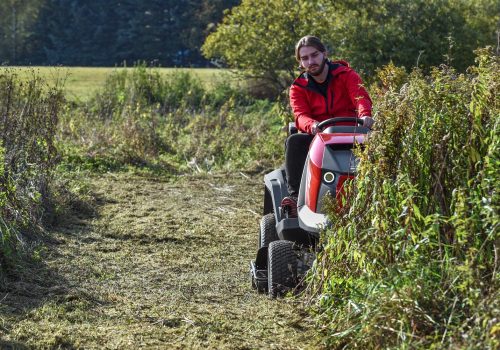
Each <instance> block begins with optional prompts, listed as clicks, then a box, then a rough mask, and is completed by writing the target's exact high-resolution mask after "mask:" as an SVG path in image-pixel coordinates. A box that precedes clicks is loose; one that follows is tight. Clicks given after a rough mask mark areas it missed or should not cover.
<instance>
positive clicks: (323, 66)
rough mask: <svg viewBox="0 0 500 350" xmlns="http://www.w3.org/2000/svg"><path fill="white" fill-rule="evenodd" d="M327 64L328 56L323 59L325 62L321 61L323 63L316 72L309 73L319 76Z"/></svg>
mask: <svg viewBox="0 0 500 350" xmlns="http://www.w3.org/2000/svg"><path fill="white" fill-rule="evenodd" d="M325 64H326V57H325V58H324V59H323V62H321V65H320V66H319V68H318V70H317V71H316V72H315V73H313V72H310V71H309V72H308V73H309V74H311V75H312V76H313V77H317V76H318V75H320V74H321V73H322V72H323V69H325Z"/></svg>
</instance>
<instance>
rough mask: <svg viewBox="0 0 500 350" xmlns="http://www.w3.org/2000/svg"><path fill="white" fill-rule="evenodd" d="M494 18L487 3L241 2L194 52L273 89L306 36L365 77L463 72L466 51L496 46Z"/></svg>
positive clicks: (468, 58)
mask: <svg viewBox="0 0 500 350" xmlns="http://www.w3.org/2000/svg"><path fill="white" fill-rule="evenodd" d="M499 14H500V13H499V11H498V2H496V1H495V0H475V1H473V0H414V1H401V0H364V1H362V2H361V1H358V0H339V1H335V2H333V1H329V0H310V1H307V2H306V1H300V0H288V1H285V0H274V1H267V0H243V1H242V3H241V5H239V6H237V7H234V8H233V9H232V10H231V12H229V13H227V14H226V16H225V17H224V20H223V22H222V23H221V24H220V25H219V26H218V27H217V30H216V31H215V32H214V33H212V34H210V35H209V36H208V38H207V40H206V41H205V43H204V45H203V47H202V50H203V53H204V55H205V56H206V57H208V58H212V59H219V60H222V61H223V62H225V63H226V64H227V65H228V66H230V67H234V68H240V69H244V70H245V71H246V72H248V73H250V74H253V75H258V76H261V77H263V78H266V79H270V80H271V81H273V82H275V83H276V84H280V83H282V80H281V79H280V76H279V74H278V73H277V72H283V71H287V72H289V78H292V77H293V76H294V75H295V74H296V72H294V71H293V70H292V69H291V67H294V66H295V65H296V62H295V60H294V57H293V55H294V44H295V42H296V41H297V40H298V39H299V38H300V37H302V36H303V35H306V34H313V35H317V36H319V37H321V38H322V39H323V41H324V42H326V43H327V44H328V47H329V48H330V51H331V54H333V56H335V57H340V58H344V59H347V60H348V61H349V62H351V64H353V65H354V66H355V67H356V68H357V69H359V70H360V71H364V72H365V73H368V74H370V73H372V72H373V71H374V70H375V68H376V67H379V66H380V65H383V64H386V63H388V62H390V61H394V62H395V63H396V64H398V65H404V66H406V67H412V66H415V65H417V64H418V65H420V66H422V67H429V66H431V65H438V64H440V63H442V62H448V63H452V64H454V65H455V66H456V67H457V68H459V69H465V68H466V67H467V66H468V65H470V64H471V63H473V62H472V61H473V57H474V55H473V52H472V50H473V49H475V48H477V47H478V46H481V45H487V44H496V40H495V38H494V36H493V35H492V34H494V33H495V31H496V30H497V28H498V23H499V22H498V21H499V18H500V17H499Z"/></svg>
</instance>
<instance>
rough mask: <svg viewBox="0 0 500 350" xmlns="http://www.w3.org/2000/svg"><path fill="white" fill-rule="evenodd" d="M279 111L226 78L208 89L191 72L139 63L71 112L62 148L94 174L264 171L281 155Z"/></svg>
mask: <svg viewBox="0 0 500 350" xmlns="http://www.w3.org/2000/svg"><path fill="white" fill-rule="evenodd" d="M273 107H274V104H273V103H271V102H269V101H264V100H257V99H254V98H252V97H250V96H248V95H247V94H246V93H244V91H243V90H241V89H239V88H237V87H234V86H232V85H231V84H230V83H228V82H227V81H221V82H215V83H214V84H213V86H211V87H209V88H207V87H205V86H204V85H203V84H202V83H201V82H200V81H199V80H198V79H197V78H196V77H195V76H193V75H192V74H191V73H189V72H186V71H180V72H174V73H172V74H169V75H167V76H164V77H163V76H161V75H160V74H159V72H158V71H157V70H155V69H148V68H146V67H144V66H142V65H139V66H137V67H135V68H134V69H133V70H132V71H131V72H127V71H117V72H115V73H113V74H112V75H111V76H110V77H109V79H108V81H107V82H106V84H105V88H104V89H103V90H102V91H99V92H98V93H97V94H96V95H95V97H94V98H93V99H91V102H90V103H89V104H88V105H86V106H84V107H83V108H71V109H68V110H67V111H66V113H65V114H64V116H63V118H62V123H61V130H60V131H61V132H60V135H61V137H60V141H61V142H60V147H61V149H63V150H64V152H63V153H64V159H65V164H66V165H67V166H70V167H79V168H82V167H83V168H87V169H92V170H98V169H101V170H109V169H118V168H122V167H126V166H129V165H132V166H139V167H147V168H150V169H156V170H161V171H164V172H168V173H179V172H184V171H191V169H194V170H195V171H201V170H204V171H206V170H210V169H223V168H225V169H236V168H237V169H239V170H258V169H260V168H262V167H265V166H266V165H264V164H270V162H273V161H275V159H276V158H277V157H278V156H277V153H280V154H281V153H282V151H281V147H275V146H276V145H281V144H282V138H280V137H278V136H277V133H279V130H280V125H279V124H280V119H279V116H278V115H277V114H275V113H274V108H273ZM262 150H265V151H266V152H267V153H266V154H265V157H264V156H263V157H259V156H258V154H259V153H260V152H262ZM261 159H264V161H262V160H261Z"/></svg>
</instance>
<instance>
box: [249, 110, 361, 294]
mask: <svg viewBox="0 0 500 350" xmlns="http://www.w3.org/2000/svg"><path fill="white" fill-rule="evenodd" d="M346 122H347V123H351V124H353V125H338V124H345V123H346ZM317 130H318V132H317V134H316V136H315V137H314V139H313V141H312V142H311V146H310V148H309V152H308V155H307V159H306V162H305V164H304V170H303V172H302V178H301V183H300V190H299V196H298V200H297V209H298V214H297V217H291V215H289V211H286V210H284V208H282V207H281V202H282V200H283V198H284V197H287V196H289V194H288V189H287V183H286V175H285V170H284V168H283V167H282V168H280V169H276V170H274V171H272V172H270V173H268V174H266V175H265V176H264V185H265V186H264V216H263V217H262V219H261V222H260V232H259V244H258V250H257V258H256V259H255V261H252V262H251V263H250V274H251V280H252V287H253V288H255V289H257V291H258V292H260V293H265V292H268V294H269V296H270V297H271V298H275V297H277V296H279V295H282V294H283V293H286V292H287V291H289V290H291V289H293V288H295V287H296V286H297V285H298V283H299V281H300V277H301V276H303V275H304V274H305V273H306V272H307V270H308V269H309V268H310V267H311V266H312V263H313V262H314V259H315V253H314V252H315V251H316V249H317V243H318V240H319V233H320V231H321V229H323V228H326V227H327V226H328V224H329V222H328V218H327V216H326V215H325V212H324V205H323V199H324V197H325V196H333V198H336V200H337V201H341V200H342V193H343V190H342V186H343V184H344V182H345V181H346V180H348V179H353V178H354V177H355V176H356V167H357V162H358V160H357V159H356V157H355V155H354V153H353V148H354V147H355V145H357V144H363V142H364V140H365V137H366V135H367V134H368V132H369V129H368V128H366V127H363V120H362V119H358V118H353V117H336V118H331V119H327V120H325V121H323V122H321V123H319V124H318V127H317ZM339 204H341V203H339Z"/></svg>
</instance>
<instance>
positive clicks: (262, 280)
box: [250, 261, 267, 292]
mask: <svg viewBox="0 0 500 350" xmlns="http://www.w3.org/2000/svg"><path fill="white" fill-rule="evenodd" d="M250 273H251V274H252V278H253V280H254V281H255V285H256V286H257V289H258V290H259V291H261V292H264V291H265V290H267V269H265V270H258V269H257V267H256V265H255V262H254V261H251V262H250Z"/></svg>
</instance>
